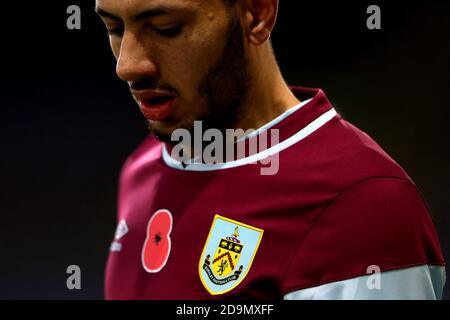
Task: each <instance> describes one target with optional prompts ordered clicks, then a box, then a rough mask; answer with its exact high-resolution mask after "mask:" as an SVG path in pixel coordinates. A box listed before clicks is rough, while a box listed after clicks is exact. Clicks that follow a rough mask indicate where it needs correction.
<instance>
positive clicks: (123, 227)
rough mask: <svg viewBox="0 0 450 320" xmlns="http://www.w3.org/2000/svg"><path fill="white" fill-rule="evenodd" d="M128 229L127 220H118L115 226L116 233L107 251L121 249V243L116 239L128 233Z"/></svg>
mask: <svg viewBox="0 0 450 320" xmlns="http://www.w3.org/2000/svg"><path fill="white" fill-rule="evenodd" d="M128 231H129V229H128V226H127V222H126V221H125V220H124V219H122V220H120V222H119V224H118V225H117V228H116V233H115V234H114V241H113V242H112V243H111V247H110V248H109V251H111V252H120V251H121V250H122V244H121V243H120V242H118V241H119V240H120V239H122V238H123V236H124V235H126V234H127V233H128Z"/></svg>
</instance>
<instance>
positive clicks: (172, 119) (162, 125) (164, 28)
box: [96, 0, 251, 141]
mask: <svg viewBox="0 0 450 320" xmlns="http://www.w3.org/2000/svg"><path fill="white" fill-rule="evenodd" d="M96 9H97V12H98V13H99V15H100V16H101V18H102V20H103V21H104V23H105V25H106V28H107V29H108V33H109V40H110V45H111V48H112V51H113V53H114V56H115V57H116V59H117V66H116V71H117V74H118V76H119V77H120V78H121V79H122V80H124V81H126V82H127V83H128V85H129V86H130V90H131V93H132V95H133V97H134V99H135V100H136V102H137V103H138V105H139V107H140V109H141V111H142V113H143V114H144V116H145V117H146V119H147V122H148V124H149V128H150V129H151V131H152V132H153V133H154V134H155V135H156V137H158V138H159V139H161V140H163V141H170V135H171V133H172V132H173V130H175V129H177V128H186V129H188V130H192V127H193V123H194V121H196V120H202V121H203V123H202V124H203V128H218V129H222V130H223V129H225V128H232V127H233V124H234V123H235V122H236V117H238V116H239V113H240V111H239V110H240V107H241V106H242V105H243V103H244V102H245V99H246V94H247V92H248V90H249V84H250V82H251V81H250V74H249V71H248V63H247V54H246V49H245V43H244V35H243V31H242V27H241V23H240V19H239V15H238V13H237V11H236V10H235V9H233V8H230V7H228V6H226V5H225V4H224V1H223V0H120V1H118V0H97V2H96Z"/></svg>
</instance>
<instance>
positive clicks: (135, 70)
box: [116, 32, 158, 82]
mask: <svg viewBox="0 0 450 320" xmlns="http://www.w3.org/2000/svg"><path fill="white" fill-rule="evenodd" d="M149 51H150V50H149V48H148V44H146V43H144V42H143V41H140V40H139V39H138V38H137V37H136V36H135V35H134V34H133V33H131V32H125V33H124V35H123V37H122V42H121V45H120V52H119V56H118V58H117V64H116V73H117V75H118V76H119V78H120V79H122V80H124V81H127V82H131V81H136V80H138V79H142V78H152V79H154V78H155V77H156V76H157V74H158V69H157V67H156V64H155V63H154V62H153V61H152V60H151V59H150V52H149Z"/></svg>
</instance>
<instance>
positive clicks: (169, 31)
mask: <svg viewBox="0 0 450 320" xmlns="http://www.w3.org/2000/svg"><path fill="white" fill-rule="evenodd" d="M150 30H151V31H153V32H154V33H156V34H157V35H159V36H162V37H166V38H174V37H176V36H178V35H180V34H181V32H182V30H183V25H181V24H178V25H175V26H171V27H168V28H156V27H150ZM106 33H107V36H108V37H111V36H119V37H122V36H123V33H124V29H123V27H119V28H112V29H107V32H106Z"/></svg>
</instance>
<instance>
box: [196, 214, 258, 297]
mask: <svg viewBox="0 0 450 320" xmlns="http://www.w3.org/2000/svg"><path fill="white" fill-rule="evenodd" d="M263 232H264V231H263V230H261V229H258V228H255V227H252V226H249V225H246V224H243V223H240V222H237V221H233V220H231V219H228V218H225V217H221V216H219V215H216V216H215V217H214V221H213V224H212V226H211V230H210V232H209V235H208V239H207V240H206V243H205V247H204V249H203V253H202V256H201V258H200V261H199V273H200V279H201V281H202V283H203V285H204V286H205V288H206V289H207V290H208V292H209V293H210V294H212V295H218V294H223V293H226V292H228V291H231V290H233V289H234V288H235V287H236V286H238V285H239V283H241V281H242V280H243V279H244V278H245V276H246V275H247V273H248V271H249V269H250V266H251V264H252V262H253V259H254V257H255V254H256V252H257V250H258V247H259V243H260V242H261V238H262V235H263Z"/></svg>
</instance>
